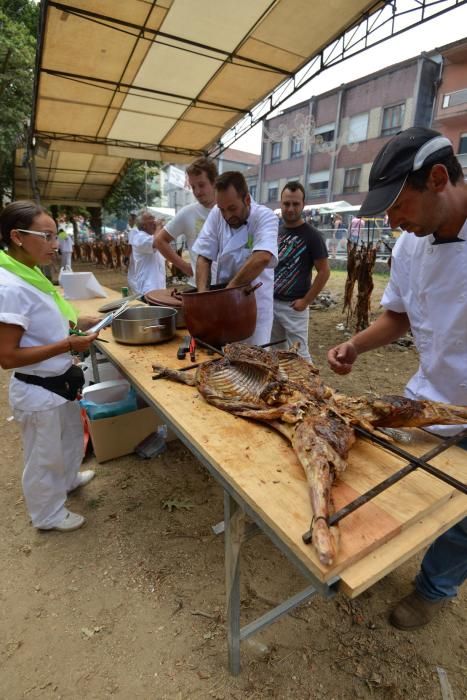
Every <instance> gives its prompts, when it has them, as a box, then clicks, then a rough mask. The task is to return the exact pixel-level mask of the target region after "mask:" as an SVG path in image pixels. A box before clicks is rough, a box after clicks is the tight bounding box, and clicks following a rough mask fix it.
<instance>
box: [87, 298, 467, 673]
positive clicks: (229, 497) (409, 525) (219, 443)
mask: <svg viewBox="0 0 467 700" xmlns="http://www.w3.org/2000/svg"><path fill="white" fill-rule="evenodd" d="M107 292H108V293H109V298H110V299H112V298H117V296H118V295H117V294H116V293H115V292H112V291H111V290H107ZM74 303H75V306H76V307H77V308H78V309H79V310H80V312H81V313H86V314H90V313H94V312H95V311H96V310H97V309H98V308H99V307H100V306H101V305H102V303H103V302H102V299H91V300H87V301H80V302H74ZM184 334H185V331H178V332H177V335H176V338H175V339H174V340H172V341H170V342H167V343H162V344H159V345H146V346H132V345H123V344H120V343H116V342H115V341H114V340H113V339H112V335H111V331H110V330H106V331H104V332H103V333H102V337H103V338H105V339H108V340H109V342H108V343H100V342H99V341H97V342H96V346H97V348H98V350H99V351H101V352H102V353H103V354H104V355H105V356H106V357H107V358H108V359H109V360H110V361H111V362H112V363H113V364H114V365H115V366H117V367H118V368H119V370H120V371H121V372H122V373H123V374H124V375H125V376H126V377H127V378H128V380H129V381H130V382H131V383H132V384H133V385H134V386H135V387H136V389H137V390H138V392H139V393H140V394H141V395H142V396H143V397H144V398H145V400H146V401H147V402H148V403H149V404H150V405H151V406H153V407H154V409H155V410H156V411H157V412H158V414H159V415H160V416H161V418H162V419H163V420H164V421H165V422H166V423H167V425H168V426H169V427H170V429H171V430H173V432H174V433H175V434H176V435H177V437H178V438H180V440H182V442H183V443H184V444H185V445H186V446H187V447H188V449H189V450H190V451H191V452H192V453H193V454H194V455H195V457H196V458H197V459H198V460H199V461H201V462H202V464H203V465H204V466H206V468H207V469H208V470H209V472H210V473H211V474H212V475H213V477H214V478H215V479H216V480H217V481H218V482H219V483H220V484H221V485H222V487H223V490H224V524H225V570H226V589H227V624H228V648H229V667H230V670H231V672H232V673H234V674H237V673H239V671H240V642H241V641H242V640H243V639H246V638H247V637H248V636H250V635H251V634H253V633H254V632H256V631H258V630H259V629H261V628H263V627H265V626H266V625H268V624H270V623H271V622H273V621H275V620H276V619H278V618H279V617H280V616H282V615H284V614H285V613H287V612H289V611H290V610H291V609H292V608H294V607H295V606H296V605H298V604H300V603H302V602H304V601H305V600H307V599H309V598H310V597H312V596H313V595H316V594H317V593H319V594H321V595H324V596H331V595H333V594H334V593H335V592H336V590H340V591H343V592H344V593H345V594H346V595H348V596H349V597H355V596H357V595H359V594H360V593H361V592H362V591H364V590H366V589H367V588H369V587H370V586H371V585H372V584H373V583H375V582H376V581H378V580H379V579H381V578H382V577H383V576H385V575H386V574H387V573H389V572H390V571H392V570H393V569H395V568H396V567H397V566H399V565H400V564H401V563H403V562H404V561H406V560H407V559H409V558H410V557H411V556H412V555H413V554H415V553H416V552H418V551H419V550H420V549H422V548H423V547H425V546H426V545H428V544H429V543H430V542H432V541H433V540H434V539H435V538H436V537H437V536H438V535H440V534H441V533H443V532H445V531H446V530H447V529H448V528H449V527H451V526H452V525H453V524H455V523H456V522H458V521H459V520H461V519H462V518H463V517H465V516H466V515H467V497H466V496H465V495H463V494H461V493H460V492H459V491H456V490H455V489H453V488H452V487H451V486H448V485H447V484H446V483H444V482H442V481H440V480H438V479H436V478H435V477H433V476H431V475H430V474H427V473H425V472H422V471H421V470H416V471H415V472H413V473H412V474H410V475H408V476H407V477H405V478H404V479H403V480H402V481H400V482H398V483H397V484H395V485H394V486H392V487H391V488H390V489H388V490H387V491H384V492H383V493H382V494H380V495H379V496H377V497H376V498H375V499H374V500H372V501H371V502H369V503H367V504H366V505H364V506H362V507H361V508H359V509H358V510H357V511H355V512H354V513H352V514H351V515H348V516H347V517H346V518H345V519H343V520H342V521H341V522H340V526H339V529H340V547H339V554H338V557H337V560H336V562H335V563H334V564H333V565H332V566H331V567H325V566H323V565H322V564H321V563H320V562H319V560H318V559H317V557H316V555H315V553H314V551H313V548H312V547H311V546H307V545H305V544H304V543H303V541H302V535H303V533H304V532H305V531H306V530H308V528H309V526H310V520H311V510H310V503H309V497H308V489H307V484H306V480H305V476H304V474H303V471H302V468H301V466H300V464H299V462H298V460H297V458H296V456H295V454H294V452H293V451H292V449H291V447H290V446H289V444H288V443H287V442H286V441H285V440H284V439H283V438H282V437H281V436H280V435H279V434H277V433H276V432H275V431H273V430H271V429H269V428H268V427H267V426H262V425H259V424H258V423H255V422H253V421H248V420H245V419H243V418H239V417H235V416H232V415H231V414H229V413H226V412H224V411H221V410H219V409H217V408H215V407H213V406H211V405H209V404H207V403H206V402H205V401H204V399H203V398H202V397H201V396H200V395H199V394H198V392H197V391H196V389H194V388H193V387H188V386H185V385H180V384H176V383H174V382H171V381H168V380H165V379H163V380H157V381H154V380H153V379H152V364H153V363H157V364H161V365H165V366H168V367H172V368H177V369H180V368H181V367H183V366H186V365H188V364H190V360H189V358H188V359H186V360H184V361H180V360H177V359H176V351H177V348H178V345H179V344H180V341H181V339H182V337H183V335H184ZM187 357H188V356H187ZM196 359H197V361H200V360H205V359H210V358H209V357H208V356H207V355H206V353H205V352H203V351H201V350H198V351H197V358H196ZM412 432H413V439H412V442H411V443H410V445H409V447H408V451H410V452H411V453H412V454H415V455H417V456H420V455H423V454H424V453H425V452H428V451H429V450H430V449H431V448H432V447H433V446H435V445H436V444H438V442H439V440H438V438H435V437H434V436H431V435H430V434H428V433H426V432H424V431H421V430H414V431H412ZM348 462H349V464H348V468H347V470H346V471H345V472H344V474H343V475H342V476H341V478H340V479H339V481H338V482H337V483H336V485H335V486H334V488H333V497H334V502H335V506H336V509H339V508H341V507H342V506H344V505H345V504H347V503H348V502H349V501H351V500H353V499H354V498H355V497H356V496H358V495H359V494H361V493H363V492H365V491H367V490H368V489H369V488H371V487H372V486H375V485H376V484H377V483H379V482H380V481H382V480H383V479H385V478H386V477H387V476H389V475H390V474H392V473H393V472H395V471H396V470H398V469H400V468H401V467H402V466H403V465H404V464H405V462H404V461H403V460H401V459H400V458H397V457H395V456H394V455H392V454H389V453H388V452H386V451H385V450H383V449H382V448H380V447H378V446H376V445H374V444H371V443H368V442H365V441H363V440H357V443H356V445H355V446H354V447H353V448H352V450H351V453H350V456H349V460H348ZM431 463H432V464H433V465H434V466H437V467H438V468H440V469H442V470H443V471H445V472H447V473H448V474H450V475H452V476H453V477H455V478H457V479H459V480H460V481H462V482H463V481H465V466H466V453H465V451H463V450H461V449H459V448H457V447H452V448H450V449H449V450H447V451H446V452H444V453H443V454H441V455H439V456H438V457H436V458H435V459H433V460H432V462H431ZM246 516H248V518H249V519H251V521H253V523H254V524H255V526H256V527H257V528H260V529H261V530H262V531H263V532H265V533H266V534H267V535H268V536H269V538H270V539H271V540H272V541H273V542H274V544H275V545H276V546H277V547H278V548H279V549H280V550H281V551H282V552H283V553H284V554H285V555H286V556H287V557H288V559H289V560H290V561H291V562H292V563H293V564H294V565H295V566H296V567H297V568H298V570H299V571H300V572H301V573H302V574H303V575H304V576H305V578H306V579H308V581H309V582H310V585H309V586H308V587H307V588H306V589H305V590H303V591H301V592H300V593H297V594H296V595H295V596H293V597H292V598H290V599H288V600H286V601H284V602H283V603H282V604H281V605H279V606H277V607H276V608H274V609H273V610H271V611H269V612H268V613H266V614H265V615H263V616H262V617H260V618H258V619H257V620H255V621H253V622H251V623H250V624H248V625H247V626H245V627H244V628H242V629H241V628H240V552H241V545H242V542H243V541H244V539H245V538H246V537H248V536H250V534H251V526H249V525H248V524H247V519H246Z"/></svg>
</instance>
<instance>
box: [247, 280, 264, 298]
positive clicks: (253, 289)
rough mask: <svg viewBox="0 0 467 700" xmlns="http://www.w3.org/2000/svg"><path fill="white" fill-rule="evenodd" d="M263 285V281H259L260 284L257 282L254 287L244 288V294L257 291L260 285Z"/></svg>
mask: <svg viewBox="0 0 467 700" xmlns="http://www.w3.org/2000/svg"><path fill="white" fill-rule="evenodd" d="M262 286H263V283H262V282H258V284H255V286H254V287H248V288H247V289H244V290H243V292H244V294H246V295H247V296H248V295H249V294H252V292H256V290H257V289H258V287H262Z"/></svg>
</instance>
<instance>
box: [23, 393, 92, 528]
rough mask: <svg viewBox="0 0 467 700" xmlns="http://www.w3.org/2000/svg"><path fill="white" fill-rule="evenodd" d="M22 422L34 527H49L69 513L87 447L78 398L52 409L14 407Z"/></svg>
mask: <svg viewBox="0 0 467 700" xmlns="http://www.w3.org/2000/svg"><path fill="white" fill-rule="evenodd" d="M14 416H15V419H16V420H17V421H18V422H19V423H20V425H21V433H22V441H23V451H24V472H23V493H24V499H25V501H26V506H27V509H28V511H29V515H30V516H31V520H32V524H33V525H34V527H38V528H44V529H49V528H52V527H54V526H55V525H58V523H59V522H60V521H61V520H63V518H64V517H65V516H66V514H67V509H66V508H65V501H66V498H67V491H71V489H72V488H73V487H74V485H75V484H76V475H77V473H78V471H79V468H80V466H81V462H82V459H83V451H84V441H83V426H82V423H81V415H80V405H79V402H78V401H67V402H66V403H63V404H61V405H60V406H57V407H56V408H52V409H50V410H48V411H31V412H28V411H18V410H15V411H14Z"/></svg>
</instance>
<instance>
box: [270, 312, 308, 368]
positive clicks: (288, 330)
mask: <svg viewBox="0 0 467 700" xmlns="http://www.w3.org/2000/svg"><path fill="white" fill-rule="evenodd" d="M309 321H310V310H309V308H306V309H305V311H295V309H294V308H292V307H291V306H290V301H279V299H274V322H273V324H272V331H271V343H273V342H275V341H276V340H281V339H282V338H285V339H286V341H287V342H286V343H282V344H281V345H276V346H274V349H276V350H277V349H279V348H288V347H290V345H292V344H293V343H297V342H299V343H300V345H299V348H298V354H299V355H300V356H301V357H303V358H305V360H308V361H309V362H311V361H312V360H311V356H310V352H309V350H308V325H309Z"/></svg>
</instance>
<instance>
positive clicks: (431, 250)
mask: <svg viewBox="0 0 467 700" xmlns="http://www.w3.org/2000/svg"><path fill="white" fill-rule="evenodd" d="M432 252H433V248H431V247H430V248H427V253H428V254H429V255H431V253H432Z"/></svg>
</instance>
